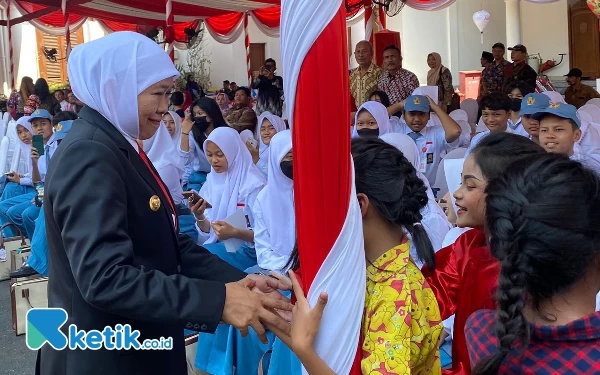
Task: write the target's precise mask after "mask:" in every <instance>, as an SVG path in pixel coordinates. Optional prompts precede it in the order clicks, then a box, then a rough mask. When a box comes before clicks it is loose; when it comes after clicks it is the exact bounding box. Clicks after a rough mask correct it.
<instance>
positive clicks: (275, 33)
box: [250, 12, 280, 38]
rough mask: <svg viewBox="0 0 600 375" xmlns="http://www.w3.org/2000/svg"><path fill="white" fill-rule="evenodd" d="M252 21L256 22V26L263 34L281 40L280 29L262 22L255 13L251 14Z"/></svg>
mask: <svg viewBox="0 0 600 375" xmlns="http://www.w3.org/2000/svg"><path fill="white" fill-rule="evenodd" d="M250 15H251V16H252V19H253V20H254V24H255V25H256V27H258V29H259V30H260V31H262V33H263V34H265V35H266V36H268V37H271V38H279V31H280V30H279V27H268V26H267V25H265V24H263V23H262V22H260V20H259V19H258V18H256V16H255V15H254V12H250Z"/></svg>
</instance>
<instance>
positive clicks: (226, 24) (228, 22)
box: [206, 13, 244, 35]
mask: <svg viewBox="0 0 600 375" xmlns="http://www.w3.org/2000/svg"><path fill="white" fill-rule="evenodd" d="M243 16H244V13H231V14H226V15H224V16H219V17H210V18H207V19H206V23H207V24H208V26H209V27H210V28H211V29H212V30H214V31H215V32H216V33H218V34H221V35H227V34H229V33H230V32H232V31H233V29H234V28H235V26H236V25H237V24H239V23H240V21H241V20H242V17H243Z"/></svg>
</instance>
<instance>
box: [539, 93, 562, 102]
mask: <svg viewBox="0 0 600 375" xmlns="http://www.w3.org/2000/svg"><path fill="white" fill-rule="evenodd" d="M542 94H544V95H546V96H547V97H548V98H550V102H551V103H566V102H565V98H564V97H563V96H562V95H561V94H560V93H559V92H556V91H542Z"/></svg>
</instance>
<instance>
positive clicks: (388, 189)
mask: <svg viewBox="0 0 600 375" xmlns="http://www.w3.org/2000/svg"><path fill="white" fill-rule="evenodd" d="M352 156H353V157H354V171H355V184H356V193H363V194H365V195H366V196H367V197H369V201H370V202H371V203H372V204H373V206H374V207H375V208H376V209H377V211H378V212H379V214H380V215H381V216H382V217H383V218H384V219H385V220H387V221H388V222H389V223H392V224H396V225H397V226H398V227H400V228H405V229H406V230H407V231H408V233H410V235H411V237H412V243H413V245H414V246H415V248H416V250H417V256H418V257H419V259H420V260H421V261H423V263H425V264H426V265H427V266H428V267H429V268H430V269H435V254H434V251H433V246H432V245H431V241H430V240H429V236H428V235H427V232H426V231H425V228H423V225H422V224H421V220H422V219H423V217H422V216H421V209H423V208H424V207H425V206H426V205H427V199H428V198H427V188H426V187H425V184H424V183H423V181H422V180H421V179H420V178H419V177H417V172H416V171H415V168H414V167H413V166H412V164H411V163H410V162H409V161H408V160H407V159H406V158H405V157H404V155H403V154H402V152H400V151H399V150H398V149H397V148H396V147H394V146H391V145H389V144H387V143H386V142H384V141H382V140H379V139H364V138H357V139H353V140H352Z"/></svg>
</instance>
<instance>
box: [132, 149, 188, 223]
mask: <svg viewBox="0 0 600 375" xmlns="http://www.w3.org/2000/svg"><path fill="white" fill-rule="evenodd" d="M138 148H139V150H140V157H141V158H142V160H143V161H144V164H146V166H147V167H148V170H149V171H150V173H152V176H153V177H154V179H155V180H156V183H158V186H160V190H162V192H163V195H164V196H165V197H167V202H168V203H169V207H171V212H172V213H173V218H174V220H175V222H174V224H175V232H176V233H179V219H178V218H177V211H175V204H174V203H173V200H172V198H171V194H169V192H168V191H167V187H166V186H165V184H164V183H163V182H162V180H161V179H160V177H158V176H157V175H156V173H155V172H154V169H152V167H151V166H150V160H149V159H148V155H146V153H145V152H144V150H143V149H142V148H141V147H138Z"/></svg>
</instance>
